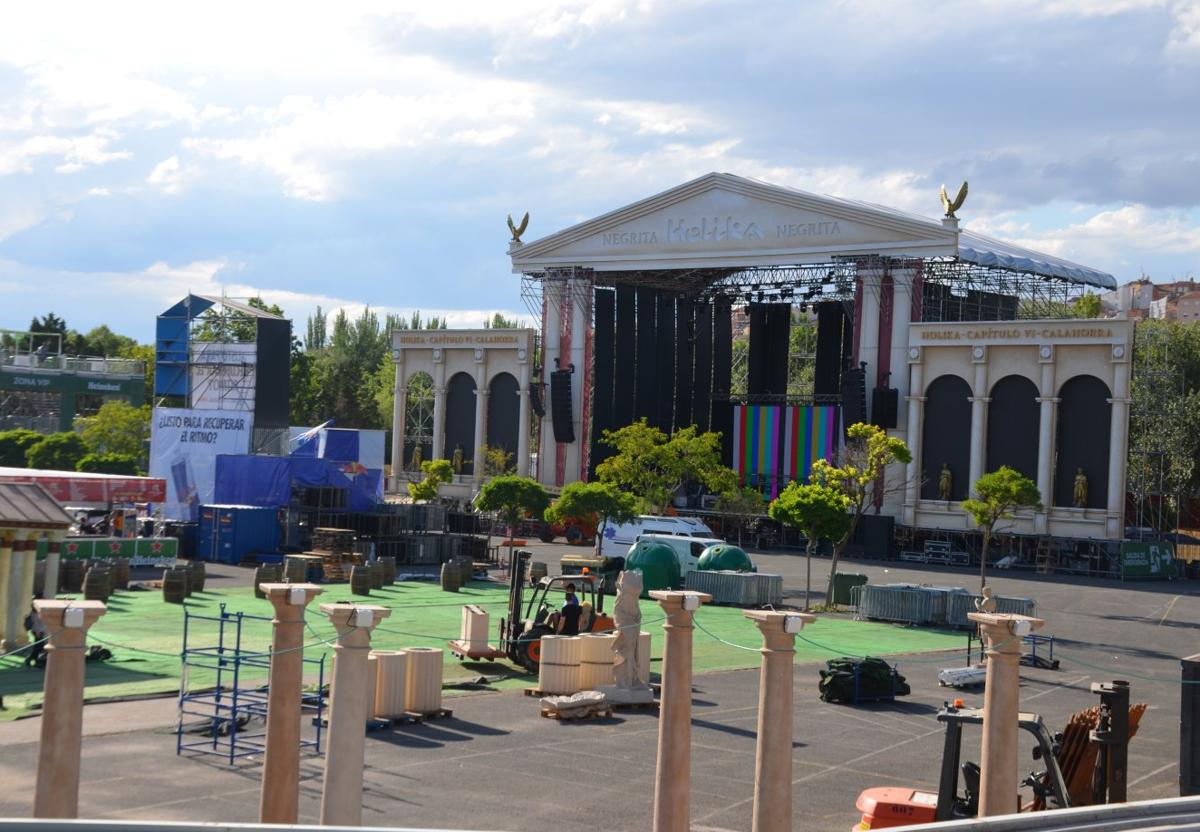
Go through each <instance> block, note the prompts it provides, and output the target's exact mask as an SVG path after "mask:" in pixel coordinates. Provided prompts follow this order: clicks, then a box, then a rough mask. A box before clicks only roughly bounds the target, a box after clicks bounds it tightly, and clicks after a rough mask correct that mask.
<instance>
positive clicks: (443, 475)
mask: <svg viewBox="0 0 1200 832" xmlns="http://www.w3.org/2000/svg"><path fill="white" fill-rule="evenodd" d="M421 473H422V474H424V475H425V477H424V479H422V480H421V481H420V482H410V483H409V484H408V496H410V497H412V498H413V500H414V501H416V502H426V503H428V502H432V501H433V500H436V499H437V497H438V486H439V485H442V484H444V483H448V482H453V481H454V468H453V467H452V466H451V465H450V460H448V459H427V460H425V461H424V462H422V463H421Z"/></svg>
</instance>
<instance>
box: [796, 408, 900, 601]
mask: <svg viewBox="0 0 1200 832" xmlns="http://www.w3.org/2000/svg"><path fill="white" fill-rule="evenodd" d="M837 462H838V464H837V465H834V464H833V463H831V462H829V461H828V460H825V459H818V460H817V461H816V462H814V463H813V466H812V473H811V474H810V477H809V479H810V481H811V482H813V483H816V484H817V485H824V486H828V487H830V488H833V489H836V490H837V491H840V492H841V493H842V494H843V495H844V496H845V497H846V499H847V501H848V503H849V507H850V514H851V520H850V525H849V526H848V527H847V528H846V529H845V531H844V532H843V533H842V535H841V536H840V537H837V538H835V539H834V541H833V562H832V563H831V564H830V566H829V587H828V589H827V590H826V591H825V603H826V604H832V603H833V582H834V579H835V576H836V575H837V565H838V560H839V559H840V558H841V555H842V550H843V549H845V548H846V544H847V543H849V542H850V538H851V537H853V536H854V529H855V528H856V527H857V526H858V521H859V519H860V518H861V517H862V516H863V514H864V513H866V510H867V505H868V504H869V502H870V501H871V498H872V496H873V494H874V490H875V487H876V483H877V482H879V481H880V479H881V477H882V476H883V473H884V469H885V468H887V466H889V465H893V464H896V463H901V464H905V465H907V464H908V463H909V462H912V452H911V451H909V449H908V445H906V444H905V443H904V440H902V439H897V438H895V437H891V436H888V434H887V431H886V430H884V429H883V428H881V427H878V426H876V425H868V424H866V423H864V422H857V423H855V424H853V425H851V426H850V427H849V428H848V429H847V430H846V441H845V443H844V444H843V445H842V447H841V449H840V451H839V453H838V459H837Z"/></svg>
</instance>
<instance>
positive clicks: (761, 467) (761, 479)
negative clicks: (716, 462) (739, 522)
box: [733, 405, 839, 499]
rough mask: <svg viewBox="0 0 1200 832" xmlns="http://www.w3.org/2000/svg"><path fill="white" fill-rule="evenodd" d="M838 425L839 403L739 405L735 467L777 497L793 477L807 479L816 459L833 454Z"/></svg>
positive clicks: (736, 409) (735, 423) (736, 408)
mask: <svg viewBox="0 0 1200 832" xmlns="http://www.w3.org/2000/svg"><path fill="white" fill-rule="evenodd" d="M838 429H839V419H838V408H837V407H836V406H835V405H820V406H807V407H791V406H780V405H735V406H734V408H733V470H735V471H737V473H738V475H739V476H740V477H741V480H742V482H743V483H750V484H757V485H762V486H764V492H765V493H766V494H767V495H768V496H769V497H770V498H771V499H774V498H775V497H777V496H778V495H779V492H780V490H782V488H783V487H784V486H785V485H786V484H787V483H789V482H791V481H792V480H800V481H804V480H806V479H807V478H808V473H809V471H811V470H812V464H813V462H814V461H815V460H818V459H829V458H831V457H832V456H833V454H834V452H835V451H836V450H837V437H838Z"/></svg>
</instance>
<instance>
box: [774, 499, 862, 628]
mask: <svg viewBox="0 0 1200 832" xmlns="http://www.w3.org/2000/svg"><path fill="white" fill-rule="evenodd" d="M850 508H851V505H850V498H849V497H847V496H846V495H845V494H844V493H842V492H841V491H840V490H838V489H836V488H831V487H829V486H827V485H814V484H812V483H804V484H801V483H798V482H793V483H789V484H788V486H787V488H785V489H783V491H781V492H780V494H779V496H778V497H776V498H775V499H774V500H772V501H771V505H770V506H769V507H768V509H767V513H768V514H770V515H771V519H772V520H775V521H777V522H779V523H782V524H783V525H785V526H794V527H795V528H797V529H799V530H800V532H801V534H803V535H804V537H805V540H806V543H805V546H804V556H805V567H804V568H805V577H804V611H805V612H808V599H809V596H810V595H811V594H812V556H813V552H815V551H816V550H817V546H818V545H819V543H820V541H821V540H822V539H823V538H824V539H827V540H840V539H842V538H843V537H845V536H846V533H847V530H848V529H849V528H850V524H851V520H852V515H851V514H850ZM825 604H826V606H829V605H831V604H833V598H832V597H831V596H830V594H829V593H826V598H825Z"/></svg>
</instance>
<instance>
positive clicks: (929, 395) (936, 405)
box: [921, 375, 971, 500]
mask: <svg viewBox="0 0 1200 832" xmlns="http://www.w3.org/2000/svg"><path fill="white" fill-rule="evenodd" d="M970 397H971V386H970V385H969V384H967V383H966V382H965V381H964V380H963V379H961V378H959V377H958V376H952V375H945V376H939V377H937V378H935V379H934V380H933V381H931V382H930V383H929V386H928V387H926V388H925V426H924V429H923V430H922V431H921V476H922V478H923V481H922V483H921V497H922V499H926V500H938V499H941V495H940V493H939V489H938V486H939V482H940V479H941V473H942V466H943V465H948V466H949V467H950V475H951V487H950V499H951V500H963V499H966V496H967V489H968V487H969V486H970V483H968V482H967V478H968V477H969V476H970V470H971V401H970Z"/></svg>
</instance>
